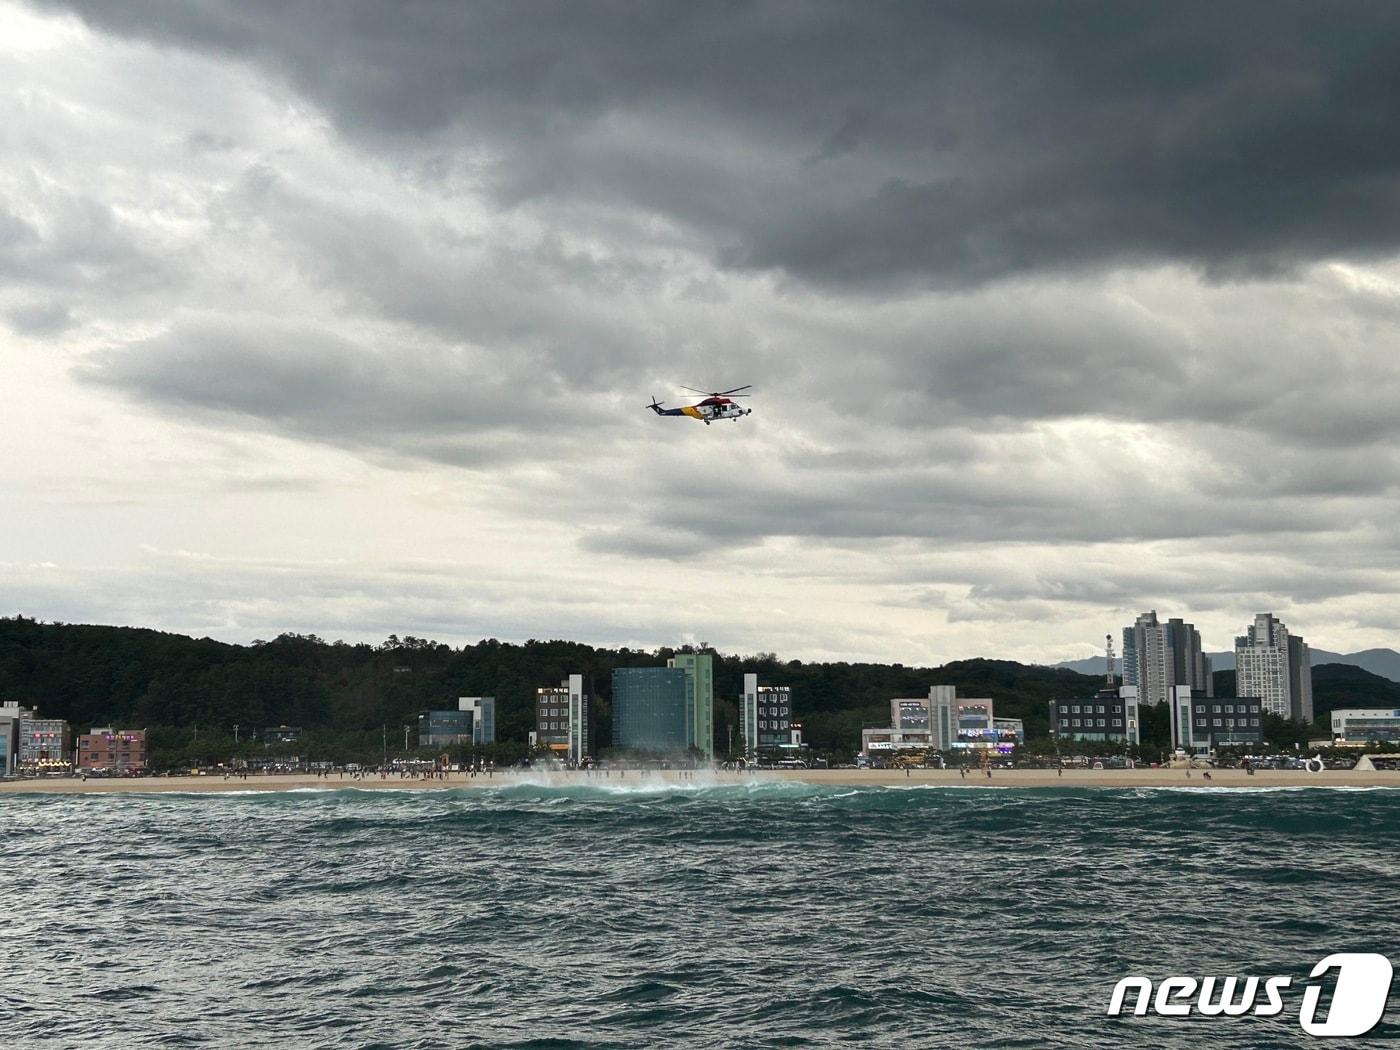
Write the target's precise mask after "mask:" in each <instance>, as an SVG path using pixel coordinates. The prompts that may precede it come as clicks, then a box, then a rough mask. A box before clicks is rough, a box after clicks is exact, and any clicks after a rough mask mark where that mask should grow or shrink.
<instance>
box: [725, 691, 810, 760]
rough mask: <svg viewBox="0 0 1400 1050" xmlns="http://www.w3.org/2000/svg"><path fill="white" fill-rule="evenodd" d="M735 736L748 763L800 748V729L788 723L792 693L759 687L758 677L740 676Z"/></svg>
mask: <svg viewBox="0 0 1400 1050" xmlns="http://www.w3.org/2000/svg"><path fill="white" fill-rule="evenodd" d="M739 733H740V741H741V743H742V744H743V748H744V758H745V759H747V760H748V761H749V762H754V761H757V760H758V758H759V757H760V756H761V755H762V756H771V755H773V754H774V753H778V752H781V751H782V750H784V749H788V750H792V749H798V748H800V747H801V746H802V727H801V726H800V725H797V724H795V723H794V722H793V720H792V690H791V688H790V687H788V686H785V685H759V684H758V675H756V674H746V675H744V692H743V695H742V696H740V698H739Z"/></svg>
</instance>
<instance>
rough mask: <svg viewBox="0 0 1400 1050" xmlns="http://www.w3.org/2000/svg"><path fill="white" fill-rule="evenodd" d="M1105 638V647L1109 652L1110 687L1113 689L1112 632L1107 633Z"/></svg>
mask: <svg viewBox="0 0 1400 1050" xmlns="http://www.w3.org/2000/svg"><path fill="white" fill-rule="evenodd" d="M1103 639H1104V647H1105V649H1106V650H1107V652H1108V687H1109V688H1110V689H1112V688H1113V635H1111V634H1106V635H1104V636H1103Z"/></svg>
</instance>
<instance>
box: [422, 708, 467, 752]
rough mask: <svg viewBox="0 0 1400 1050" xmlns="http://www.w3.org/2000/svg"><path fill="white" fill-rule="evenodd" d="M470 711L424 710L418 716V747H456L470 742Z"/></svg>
mask: <svg viewBox="0 0 1400 1050" xmlns="http://www.w3.org/2000/svg"><path fill="white" fill-rule="evenodd" d="M474 720H475V719H474V714H473V712H471V711H424V712H422V713H421V714H419V716H418V746H419V747H431V748H439V747H456V746H457V745H459V744H470V743H472V724H473V722H474Z"/></svg>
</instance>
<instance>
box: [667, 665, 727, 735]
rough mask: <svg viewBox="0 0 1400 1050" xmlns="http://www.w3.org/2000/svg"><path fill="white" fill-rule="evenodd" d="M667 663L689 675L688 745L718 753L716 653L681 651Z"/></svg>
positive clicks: (687, 698)
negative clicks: (716, 734)
mask: <svg viewBox="0 0 1400 1050" xmlns="http://www.w3.org/2000/svg"><path fill="white" fill-rule="evenodd" d="M666 666H667V667H670V668H675V669H677V670H680V671H684V672H685V676H686V722H687V729H686V746H687V747H693V748H695V749H696V750H697V751H699V752H700V753H701V754H702V755H704V756H705V761H706V762H712V761H714V757H715V684H714V657H713V656H711V655H710V654H709V653H677V654H676V655H675V656H674V657H672V658H671V659H670V660H667V661H666Z"/></svg>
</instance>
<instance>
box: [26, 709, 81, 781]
mask: <svg viewBox="0 0 1400 1050" xmlns="http://www.w3.org/2000/svg"><path fill="white" fill-rule="evenodd" d="M72 748H73V730H72V729H71V728H70V727H69V725H68V723H67V722H66V721H64V720H63V719H62V718H40V717H39V712H38V711H35V712H33V713H31V714H30V715H29V717H27V718H22V719H20V723H19V765H20V768H21V769H25V770H29V771H33V772H42V771H45V770H56V769H65V770H66V769H71V768H72V766H73V761H72V759H73V755H72Z"/></svg>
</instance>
